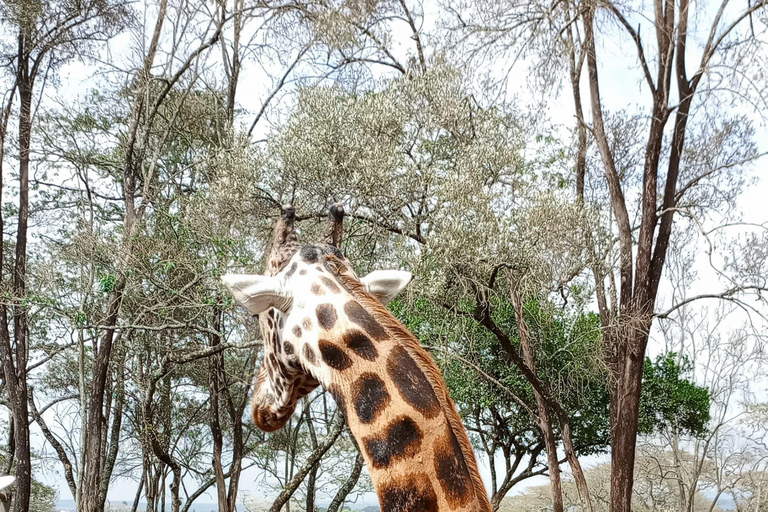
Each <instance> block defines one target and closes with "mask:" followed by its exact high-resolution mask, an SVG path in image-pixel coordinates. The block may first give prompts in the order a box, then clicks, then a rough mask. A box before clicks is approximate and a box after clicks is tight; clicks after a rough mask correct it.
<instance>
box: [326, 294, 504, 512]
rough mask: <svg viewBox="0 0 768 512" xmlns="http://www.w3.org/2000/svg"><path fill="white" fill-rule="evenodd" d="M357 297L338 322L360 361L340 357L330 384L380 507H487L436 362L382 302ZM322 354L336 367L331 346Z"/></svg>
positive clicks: (389, 510)
mask: <svg viewBox="0 0 768 512" xmlns="http://www.w3.org/2000/svg"><path fill="white" fill-rule="evenodd" d="M354 295H355V298H356V300H355V301H350V302H348V303H347V304H346V306H345V308H344V312H345V315H344V316H343V317H342V318H344V320H345V321H343V322H340V323H341V324H342V325H340V326H339V327H340V328H341V333H340V336H341V344H342V345H343V346H345V347H346V348H348V349H350V350H351V351H354V352H355V353H356V354H357V355H358V356H360V357H359V358H356V359H355V360H356V361H358V362H357V363H356V364H354V365H351V361H350V359H348V358H347V357H346V356H345V357H344V358H341V359H340V360H339V367H338V368H336V370H337V371H332V372H331V378H330V383H329V386H328V388H329V389H330V391H331V392H332V393H333V394H334V396H335V398H336V400H337V402H338V403H339V405H340V406H341V407H342V408H343V409H344V411H345V413H346V417H347V421H348V423H349V427H350V431H351V432H352V435H353V436H354V437H355V439H356V441H357V444H358V446H359V447H360V450H361V452H362V454H363V457H364V458H365V462H366V464H367V466H368V469H369V472H370V474H371V480H372V481H373V485H374V488H375V489H376V493H377V495H378V497H379V502H380V504H381V510H382V511H383V512H396V511H397V512H448V511H462V512H465V511H466V512H469V511H471V512H489V511H490V510H491V506H490V503H489V501H488V496H487V493H486V491H485V488H484V486H483V484H482V480H481V479H480V475H479V472H478V470H477V462H476V459H475V455H474V452H473V451H472V449H471V445H470V443H469V438H468V437H467V433H466V431H465V429H464V427H463V425H462V424H461V421H460V419H459V416H458V413H457V412H456V408H455V406H454V404H453V401H452V400H451V398H450V396H449V394H448V390H447V387H446V385H445V382H444V381H443V379H442V376H441V374H440V372H439V370H438V369H437V366H436V365H435V363H434V361H433V360H432V358H431V357H430V356H429V354H427V352H426V351H425V350H424V349H423V348H422V347H421V346H420V345H419V343H418V341H417V340H416V338H415V337H414V336H413V335H412V334H411V333H410V332H409V331H408V330H407V329H406V328H405V327H404V326H403V325H402V324H400V322H398V321H397V319H395V317H394V316H393V315H392V314H391V313H390V312H389V311H388V310H387V309H386V308H385V307H384V306H382V305H381V304H380V303H379V302H378V301H377V300H376V299H373V298H372V297H370V296H368V295H367V294H366V293H354ZM369 312H370V313H369ZM320 351H321V353H323V342H322V341H321V342H320ZM323 359H324V360H325V361H327V362H329V363H330V366H331V367H332V368H333V366H334V364H333V362H334V358H333V354H332V353H331V352H330V349H329V351H328V352H327V353H323ZM346 364H349V366H346V367H343V366H345V365H346Z"/></svg>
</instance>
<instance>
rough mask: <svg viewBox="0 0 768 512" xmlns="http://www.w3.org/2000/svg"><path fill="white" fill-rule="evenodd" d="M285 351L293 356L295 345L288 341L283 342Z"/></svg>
mask: <svg viewBox="0 0 768 512" xmlns="http://www.w3.org/2000/svg"><path fill="white" fill-rule="evenodd" d="M283 352H285V353H286V354H287V355H289V356H292V355H293V345H291V344H290V343H289V342H287V341H284V342H283Z"/></svg>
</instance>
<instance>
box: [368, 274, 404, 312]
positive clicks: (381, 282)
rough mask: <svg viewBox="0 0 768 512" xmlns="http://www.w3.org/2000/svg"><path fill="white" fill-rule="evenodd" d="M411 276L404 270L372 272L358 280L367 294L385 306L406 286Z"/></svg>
mask: <svg viewBox="0 0 768 512" xmlns="http://www.w3.org/2000/svg"><path fill="white" fill-rule="evenodd" d="M412 279H413V274H411V273H410V272H407V271H405V270H374V271H373V272H371V273H370V274H368V275H367V276H365V277H364V278H362V279H361V280H360V282H361V283H363V285H364V286H365V289H366V290H368V293H370V294H371V295H373V296H374V297H376V298H377V299H379V300H380V301H381V303H382V304H384V305H386V304H388V303H389V301H391V300H392V299H394V298H395V297H397V294H398V293H400V292H401V291H403V289H404V288H405V287H406V286H408V283H410V282H411V280H412Z"/></svg>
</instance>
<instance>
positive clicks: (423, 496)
mask: <svg viewBox="0 0 768 512" xmlns="http://www.w3.org/2000/svg"><path fill="white" fill-rule="evenodd" d="M379 494H380V501H381V511H382V512H438V508H437V495H436V494H435V490H434V489H433V488H432V484H431V483H430V482H429V477H427V475H424V474H421V475H419V474H417V475H410V476H408V478H407V479H403V480H399V481H395V482H393V483H392V484H389V485H387V486H385V487H383V488H382V489H380V491H379Z"/></svg>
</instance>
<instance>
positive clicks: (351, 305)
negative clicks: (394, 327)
mask: <svg viewBox="0 0 768 512" xmlns="http://www.w3.org/2000/svg"><path fill="white" fill-rule="evenodd" d="M344 313H346V314H347V317H348V318H349V320H350V321H351V322H353V323H355V324H357V325H359V326H360V327H362V328H363V330H364V331H365V332H367V333H368V335H369V336H370V337H371V338H373V339H375V340H377V341H381V340H384V339H386V338H388V337H389V336H388V335H387V331H386V330H385V329H384V327H382V326H381V324H380V323H379V322H377V321H376V319H375V318H373V316H372V315H371V314H370V313H369V312H367V311H366V310H365V309H364V308H363V306H361V305H360V303H359V302H357V301H355V300H351V301H349V302H347V303H346V304H344Z"/></svg>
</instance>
